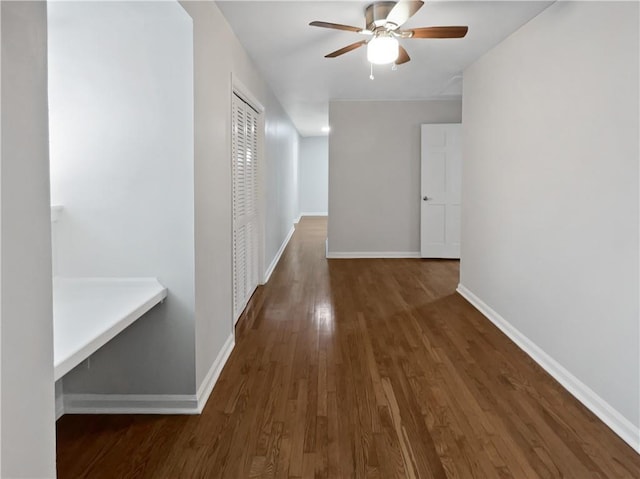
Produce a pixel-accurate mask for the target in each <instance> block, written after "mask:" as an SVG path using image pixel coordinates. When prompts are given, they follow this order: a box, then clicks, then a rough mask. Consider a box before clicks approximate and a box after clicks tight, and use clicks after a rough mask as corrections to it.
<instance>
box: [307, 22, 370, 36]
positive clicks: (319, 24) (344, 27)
mask: <svg viewBox="0 0 640 479" xmlns="http://www.w3.org/2000/svg"><path fill="white" fill-rule="evenodd" d="M309 25H310V26H312V27H322V28H333V29H334V30H346V31H348V32H355V33H360V32H361V31H362V28H358V27H352V26H350V25H341V24H339V23H330V22H311V23H310V24H309Z"/></svg>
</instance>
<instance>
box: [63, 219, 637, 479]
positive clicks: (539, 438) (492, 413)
mask: <svg viewBox="0 0 640 479" xmlns="http://www.w3.org/2000/svg"><path fill="white" fill-rule="evenodd" d="M325 236H326V221H325V220H324V219H315V218H303V220H302V221H301V222H300V224H299V225H298V228H297V229H296V232H295V234H294V236H293V238H292V240H291V242H290V244H289V246H288V247H287V249H286V251H285V254H284V256H283V258H282V260H281V261H280V264H279V265H278V267H277V268H276V271H275V272H274V274H273V276H272V278H271V280H270V281H269V283H268V284H267V285H265V286H264V287H261V288H259V289H258V291H257V292H256V294H255V295H254V297H253V298H252V300H251V303H250V305H249V307H248V309H247V311H246V312H245V314H244V316H243V318H242V319H241V320H240V323H239V328H238V330H237V335H238V339H237V345H236V347H235V350H234V351H233V353H232V355H231V357H230V359H229V362H228V363H227V365H226V367H225V368H224V371H223V372H222V375H221V377H220V380H219V382H218V384H217V385H216V387H215V389H214V391H213V393H212V395H211V397H210V399H209V402H208V404H207V406H206V408H205V410H204V412H203V414H202V415H201V416H64V417H63V418H62V419H61V420H60V421H59V422H58V471H59V475H58V477H59V478H61V479H67V478H73V479H77V478H91V479H99V478H118V479H119V478H154V479H165V478H166V479H174V478H229V479H239V478H254V477H255V478H258V477H264V478H347V477H357V478H360V477H367V478H380V479H387V478H431V479H443V478H450V479H453V478H474V477H477V478H515V479H520V478H526V479H534V478H560V477H562V478H576V479H587V478H638V477H640V456H638V455H637V454H636V453H635V452H634V451H633V450H632V449H631V448H630V447H628V446H627V445H626V444H625V443H624V442H623V441H622V440H620V439H619V438H618V437H617V436H616V435H615V434H614V433H613V432H611V431H610V430H609V429H608V428H607V427H606V426H605V425H604V424H602V423H601V422H600V421H599V420H598V419H597V418H596V417H595V416H594V415H593V414H591V413H590V412H589V411H588V410H587V409H585V408H584V407H583V406H582V405H581V404H580V403H579V402H578V401H576V400H575V399H573V397H572V396H571V395H570V394H569V393H567V392H566V391H565V390H564V389H562V387H560V386H559V385H558V384H557V383H556V382H555V381H554V380H553V379H552V378H551V377H550V376H548V375H547V374H546V373H545V372H544V371H542V370H541V369H540V368H539V367H538V366H537V365H536V364H535V363H534V362H533V361H532V360H530V359H529V358H528V356H526V355H525V354H524V353H523V352H522V351H520V350H519V349H518V348H517V347H516V346H515V345H514V344H513V343H511V342H510V341H509V340H508V339H507V338H506V337H505V336H504V335H503V334H502V333H501V332H499V331H498V330H497V329H496V328H495V327H494V326H493V325H492V324H491V323H490V322H489V321H488V320H486V319H485V318H484V317H483V316H482V315H481V314H480V313H478V312H477V311H476V310H475V309H474V308H473V307H472V306H470V305H469V304H468V303H467V302H466V301H465V300H464V299H463V298H462V297H460V296H459V295H458V294H456V293H455V288H456V285H457V282H458V263H457V262H456V261H427V260H395V259H394V260H385V259H380V260H329V261H327V260H326V259H325V258H324V248H325V244H324V239H325Z"/></svg>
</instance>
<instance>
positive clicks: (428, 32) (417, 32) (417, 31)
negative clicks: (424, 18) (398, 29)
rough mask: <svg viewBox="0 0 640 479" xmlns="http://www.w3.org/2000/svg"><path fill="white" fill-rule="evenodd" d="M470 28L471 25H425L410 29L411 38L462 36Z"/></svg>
mask: <svg viewBox="0 0 640 479" xmlns="http://www.w3.org/2000/svg"><path fill="white" fill-rule="evenodd" d="M468 30H469V27H424V28H414V29H413V30H409V31H410V32H412V35H411V37H410V38H462V37H464V36H465V35H466V34H467V31H468Z"/></svg>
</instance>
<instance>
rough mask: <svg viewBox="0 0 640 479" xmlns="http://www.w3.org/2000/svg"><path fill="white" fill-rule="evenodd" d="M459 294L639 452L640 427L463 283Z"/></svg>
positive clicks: (459, 288)
mask: <svg viewBox="0 0 640 479" xmlns="http://www.w3.org/2000/svg"><path fill="white" fill-rule="evenodd" d="M457 291H458V293H459V294H460V295H461V296H462V297H463V298H464V299H466V300H467V301H468V302H469V303H471V305H472V306H474V307H475V308H476V309H477V310H478V311H480V313H482V314H483V315H484V316H485V317H486V318H487V319H488V320H489V321H491V322H492V323H493V324H494V325H495V326H496V327H497V328H498V329H500V331H502V332H503V333H504V334H506V335H507V337H508V338H509V339H511V341H513V342H514V343H515V344H516V345H517V346H518V347H519V348H520V349H522V350H523V351H524V352H525V353H526V354H527V355H528V356H529V357H531V359H533V360H534V361H535V362H536V363H538V365H539V366H540V367H542V369H544V370H545V371H546V372H547V373H549V374H550V375H551V376H552V377H553V378H554V379H555V380H556V381H558V382H559V383H560V384H561V385H562V387H564V388H565V389H566V390H567V391H568V392H569V393H571V394H572V395H573V396H574V397H575V398H576V399H577V400H578V401H580V402H581V403H582V404H583V405H584V406H585V407H586V408H587V409H589V410H590V411H591V412H593V413H594V414H595V415H596V416H598V418H600V420H601V421H602V422H604V423H605V424H606V425H607V426H608V427H609V428H610V429H611V430H612V431H613V432H614V433H616V434H617V435H618V436H620V438H621V439H622V440H623V441H625V442H626V443H627V444H629V445H630V446H631V447H632V448H633V449H635V451H636V452H638V453H640V428H638V427H636V426H635V425H634V424H632V423H631V421H629V420H628V419H627V418H625V417H624V416H623V415H622V414H620V413H619V412H618V411H617V410H616V409H614V408H613V407H612V406H611V405H610V404H609V403H608V402H606V401H605V400H604V399H602V398H601V397H600V396H599V395H598V394H596V393H595V392H594V391H593V390H592V389H591V388H589V387H588V386H587V385H586V384H584V383H583V382H582V381H580V380H579V379H578V378H577V377H575V376H574V375H573V374H571V373H570V372H569V371H567V370H566V369H565V368H564V367H563V366H562V365H561V364H560V363H558V362H557V361H556V360H555V359H553V358H552V357H551V356H549V355H548V354H547V353H546V352H545V351H544V350H542V348H540V347H539V346H538V345H536V344H535V343H534V342H533V341H531V340H530V339H529V338H528V337H527V336H525V335H524V334H522V333H521V332H520V331H519V330H518V329H516V328H515V327H514V326H513V325H511V323H509V321H507V320H506V319H505V318H503V317H502V316H500V314H498V313H497V312H496V311H494V310H493V309H492V308H491V307H490V306H488V305H487V304H486V303H485V302H484V301H482V300H481V299H480V298H478V297H477V296H476V295H475V294H473V293H472V292H471V291H470V290H469V289H467V288H466V287H465V286H463V285H462V284H458V288H457Z"/></svg>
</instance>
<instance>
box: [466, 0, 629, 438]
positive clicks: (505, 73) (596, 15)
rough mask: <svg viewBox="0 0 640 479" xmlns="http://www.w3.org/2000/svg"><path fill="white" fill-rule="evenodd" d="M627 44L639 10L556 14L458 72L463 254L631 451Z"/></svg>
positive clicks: (604, 5)
mask: <svg viewBox="0 0 640 479" xmlns="http://www.w3.org/2000/svg"><path fill="white" fill-rule="evenodd" d="M638 41H639V38H638V4H637V3H630V2H629V3H613V2H597V3H596V2H558V3H556V4H554V5H552V6H551V7H549V8H548V9H547V10H545V11H544V12H542V13H541V14H540V15H539V16H538V17H536V18H535V19H533V20H532V21H531V22H530V23H528V24H527V25H525V26H524V27H522V28H521V29H520V30H519V31H517V32H516V33H514V34H513V35H512V36H511V37H509V38H507V39H506V40H505V41H504V42H503V43H501V44H500V45H498V46H497V47H496V48H494V49H493V50H492V51H490V52H489V53H488V54H486V55H485V56H484V57H482V58H481V59H480V60H478V61H477V62H476V63H475V64H473V65H472V66H471V67H469V68H468V69H467V70H466V71H465V72H464V94H463V99H464V101H463V128H464V166H463V203H462V253H461V254H462V264H461V284H462V286H463V287H466V288H467V289H468V290H469V291H470V292H472V293H473V294H475V295H476V296H477V298H479V300H480V301H481V302H483V303H484V304H486V305H487V306H489V307H490V308H492V309H493V310H494V311H495V312H496V313H497V314H498V315H500V316H501V317H502V318H504V320H505V321H506V322H507V323H508V324H509V325H511V327H513V328H516V329H517V330H518V331H519V332H520V333H521V334H522V335H523V336H524V337H526V338H528V339H529V340H530V341H531V342H532V343H534V344H535V346H537V347H539V348H540V349H541V350H542V351H543V352H544V353H545V354H546V355H548V356H549V357H550V358H551V359H552V360H555V361H557V362H558V363H559V364H560V365H561V366H562V367H564V368H565V369H566V370H567V371H568V373H569V374H570V375H572V376H573V377H574V378H577V380H579V381H581V382H582V383H583V384H584V386H586V388H583V387H582V386H576V388H575V390H574V392H576V391H577V392H578V393H580V394H582V396H583V399H584V398H586V399H587V400H591V402H592V406H594V405H595V408H596V410H597V412H598V413H600V414H601V416H603V417H605V419H608V420H609V423H610V425H613V426H614V427H616V428H617V431H618V433H624V432H625V431H626V432H627V433H628V434H627V437H626V439H627V440H630V441H631V442H633V441H635V443H636V447H638V429H637V428H638V426H639V425H640V414H639V407H640V382H639V379H640V346H639V333H640V331H639V321H638V318H639V311H638V288H639V282H638V261H639V255H638V245H639V233H638V219H639V218H638V215H639V206H638V201H639V197H638V173H639V168H638V163H639V162H638V158H639V153H640V152H639V145H638V132H639V130H638V129H639V122H638V116H639V111H638V101H639V96H638V83H639V78H638V57H639V53H640V52H639V51H638ZM588 389H590V390H591V392H590V391H589V390H588ZM603 401H604V402H606V403H608V405H610V406H611V407H612V408H613V409H615V411H617V412H618V413H620V415H621V416H624V418H622V417H620V416H616V414H615V412H611V411H606V404H605V403H604V402H603ZM603 412H604V414H603ZM634 434H635V437H633V435H634Z"/></svg>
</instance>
